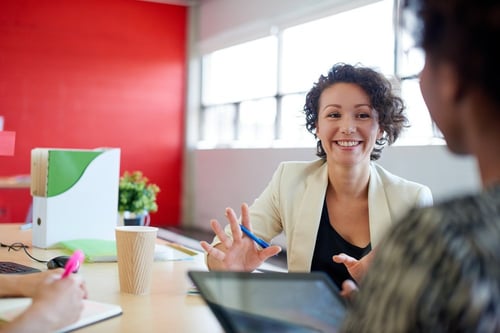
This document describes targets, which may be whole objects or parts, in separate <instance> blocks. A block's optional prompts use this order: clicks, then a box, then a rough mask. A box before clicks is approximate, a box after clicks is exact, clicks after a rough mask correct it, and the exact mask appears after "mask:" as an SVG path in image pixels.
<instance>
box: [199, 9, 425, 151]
mask: <svg viewBox="0 0 500 333" xmlns="http://www.w3.org/2000/svg"><path fill="white" fill-rule="evenodd" d="M393 12H394V3H393V0H383V1H379V2H376V3H373V4H370V5H366V6H363V7H360V8H356V9H353V10H349V11H345V12H342V13H338V14H335V15H333V16H330V17H325V18H322V19H319V20H315V21H312V22H309V23H305V24H301V25H297V26H293V27H289V28H286V29H283V30H282V31H278V32H277V33H276V34H274V35H271V36H268V37H265V38H262V39H258V40H254V41H251V42H247V43H243V44H240V45H236V46H233V47H230V48H226V49H222V50H218V51H216V52H213V53H210V54H207V55H205V56H204V57H203V60H202V68H203V69H202V106H201V115H200V119H201V122H200V123H201V126H200V133H199V138H200V141H199V145H198V146H199V147H200V148H217V147H299V146H311V147H313V146H315V140H314V137H313V135H311V134H310V133H309V132H307V130H306V129H305V126H304V124H305V118H304V115H303V112H302V110H303V106H304V102H305V94H306V93H307V91H308V90H309V89H310V88H311V87H312V85H313V83H314V82H315V81H317V79H318V77H319V75H320V74H325V73H326V71H327V70H328V69H329V68H330V67H331V66H332V65H333V64H335V63H337V62H346V63H351V64H355V63H361V64H362V65H365V66H370V67H373V68H376V69H377V70H379V71H381V72H382V73H384V74H386V75H387V76H388V77H389V78H395V77H404V79H403V80H402V81H401V83H399V81H398V80H395V82H396V83H397V85H398V87H396V88H398V89H400V91H401V95H402V98H403V99H404V100H405V102H406V104H407V105H408V108H407V113H408V118H409V119H410V122H411V125H412V126H411V127H410V128H409V129H408V130H407V131H406V132H405V133H404V135H403V137H402V140H401V142H403V143H410V144H414V143H415V142H420V143H425V144H428V143H429V142H430V141H431V138H433V137H434V136H435V131H434V130H433V125H432V121H431V119H430V117H429V114H428V112H427V109H426V107H425V104H424V102H423V100H422V97H421V94H420V90H419V86H418V78H417V77H418V76H417V75H415V74H418V73H419V72H420V70H419V69H418V71H416V68H418V67H419V66H421V64H423V58H422V55H421V54H420V55H419V54H417V53H415V52H413V51H414V50H415V49H414V48H411V47H410V45H411V43H412V41H411V39H409V37H408V36H398V40H397V41H399V43H396V37H395V36H397V35H396V33H395V32H394V24H393V22H394V20H393ZM398 33H399V32H398ZM399 49H401V51H399ZM395 50H398V52H396V51H395ZM405 52H406V53H405ZM395 54H397V56H395ZM415 71H416V72H415ZM405 76H406V77H405Z"/></svg>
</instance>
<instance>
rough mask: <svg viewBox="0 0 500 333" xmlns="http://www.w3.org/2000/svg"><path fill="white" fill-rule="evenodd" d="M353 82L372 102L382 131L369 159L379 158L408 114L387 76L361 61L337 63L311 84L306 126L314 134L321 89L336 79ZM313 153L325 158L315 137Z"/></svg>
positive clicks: (398, 131)
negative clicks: (315, 142)
mask: <svg viewBox="0 0 500 333" xmlns="http://www.w3.org/2000/svg"><path fill="white" fill-rule="evenodd" d="M341 82H342V83H354V84H356V85H358V86H359V87H361V89H363V91H364V92H365V93H366V94H367V95H368V97H369V98H370V102H371V105H372V107H373V109H375V110H376V111H377V113H378V123H379V126H380V128H381V129H382V130H383V132H384V134H383V136H382V137H381V138H380V139H377V140H376V142H375V147H374V148H373V151H372V152H371V154H370V159H371V160H372V161H374V160H378V159H379V158H380V155H381V153H382V149H383V148H384V146H385V145H386V144H389V145H391V144H393V143H394V142H395V141H396V140H397V138H398V137H399V135H400V134H401V131H402V130H403V128H404V127H407V126H408V118H406V115H405V113H404V110H405V108H406V107H405V105H404V102H403V100H402V99H401V98H400V97H398V96H396V95H395V94H394V93H393V92H392V85H391V83H390V81H389V80H388V79H386V78H385V77H384V76H383V75H382V74H380V73H378V72H376V71H375V70H373V69H371V68H368V67H363V66H361V65H355V66H353V65H348V64H344V63H338V64H335V65H333V67H332V68H331V69H330V70H329V71H328V74H326V75H321V76H320V77H319V79H318V81H317V82H316V83H314V86H313V87H312V88H311V90H309V92H308V93H307V95H306V103H305V105H304V113H305V115H306V129H307V130H308V131H309V132H310V133H312V134H313V135H314V137H315V138H316V139H317V135H316V124H317V121H318V107H319V98H320V96H321V93H322V92H323V91H324V90H325V89H326V88H328V87H330V86H332V85H334V84H335V83H341ZM316 155H317V156H319V157H321V158H323V159H326V153H325V151H324V149H323V146H322V144H321V140H318V142H317V147H316Z"/></svg>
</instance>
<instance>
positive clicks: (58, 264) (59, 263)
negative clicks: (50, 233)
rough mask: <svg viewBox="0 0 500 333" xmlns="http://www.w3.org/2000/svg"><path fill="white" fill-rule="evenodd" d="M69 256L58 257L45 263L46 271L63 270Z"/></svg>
mask: <svg viewBox="0 0 500 333" xmlns="http://www.w3.org/2000/svg"><path fill="white" fill-rule="evenodd" d="M68 260H69V256H59V257H55V258H52V259H50V260H49V261H47V268H48V269H56V268H64V266H65V265H66V262H68Z"/></svg>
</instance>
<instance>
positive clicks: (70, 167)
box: [47, 150, 102, 197]
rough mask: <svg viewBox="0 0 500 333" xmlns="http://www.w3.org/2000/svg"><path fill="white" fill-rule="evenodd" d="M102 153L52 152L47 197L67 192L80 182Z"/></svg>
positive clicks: (50, 153) (50, 152)
mask: <svg viewBox="0 0 500 333" xmlns="http://www.w3.org/2000/svg"><path fill="white" fill-rule="evenodd" d="M101 153H102V151H90V150H89V151H78V150H50V151H49V157H48V165H49V170H48V175H47V176H48V180H47V197H53V196H56V195H58V194H61V193H63V192H66V191H67V190H68V189H70V188H71V187H72V186H74V185H75V184H76V182H78V180H79V179H80V178H81V176H82V175H83V173H84V172H85V169H86V168H87V167H88V166H89V164H90V163H91V162H92V161H93V160H94V159H95V158H96V157H97V156H99V155H100V154H101Z"/></svg>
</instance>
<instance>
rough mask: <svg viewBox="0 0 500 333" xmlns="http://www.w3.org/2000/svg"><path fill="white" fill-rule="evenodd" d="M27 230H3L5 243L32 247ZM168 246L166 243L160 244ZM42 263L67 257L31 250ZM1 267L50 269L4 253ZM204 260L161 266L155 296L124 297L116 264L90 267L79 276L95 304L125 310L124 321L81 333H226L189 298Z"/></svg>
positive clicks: (3, 226) (195, 298) (156, 275)
mask: <svg viewBox="0 0 500 333" xmlns="http://www.w3.org/2000/svg"><path fill="white" fill-rule="evenodd" d="M20 225H21V224H14V223H11V224H1V225H0V241H1V242H2V243H6V244H11V243H14V242H23V243H24V244H29V245H31V230H20V228H19V227H20ZM158 242H159V243H162V242H163V241H162V240H160V239H159V240H158ZM29 251H30V252H31V254H32V255H33V256H34V257H35V258H38V259H42V260H48V259H51V258H53V257H54V256H57V255H61V254H63V252H62V251H61V250H58V249H50V250H45V249H38V248H30V249H29ZM0 261H14V262H18V263H21V264H24V265H27V266H32V267H36V268H39V269H41V270H45V269H46V265H45V264H42V263H37V262H35V261H33V260H32V259H30V258H29V257H28V256H27V255H26V254H25V253H24V251H22V250H21V251H18V252H16V251H12V250H11V251H8V249H7V248H1V249H0ZM205 269H206V268H205V264H204V258H203V254H201V253H200V254H199V255H197V256H194V257H193V260H187V261H155V263H154V269H153V281H152V287H151V293H150V294H149V295H145V296H136V295H131V294H125V293H121V292H120V284H119V280H118V267H117V264H116V263H85V264H83V265H82V267H81V268H80V271H79V273H78V274H82V275H83V277H84V279H85V282H86V284H87V289H88V292H89V299H92V300H96V301H101V302H107V303H113V304H119V305H120V306H121V307H122V309H123V315H121V316H119V317H116V318H112V319H109V320H106V321H103V322H101V323H97V324H94V325H91V326H88V327H85V328H82V329H81V330H79V331H78V332H106V333H111V332H172V333H178V332H186V333H194V332H210V333H212V332H214V333H217V332H223V329H222V328H221V326H220V325H219V323H218V321H217V319H216V318H215V316H214V315H213V314H212V312H211V311H210V309H209V308H208V306H207V305H206V304H205V303H204V301H203V299H202V298H201V297H200V296H199V295H188V294H187V293H186V292H187V290H188V289H189V287H191V286H192V284H191V282H190V280H189V278H188V277H187V275H186V272H187V271H188V270H205Z"/></svg>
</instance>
